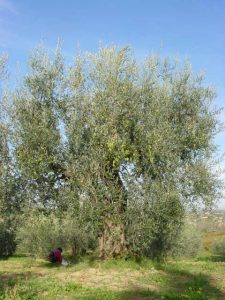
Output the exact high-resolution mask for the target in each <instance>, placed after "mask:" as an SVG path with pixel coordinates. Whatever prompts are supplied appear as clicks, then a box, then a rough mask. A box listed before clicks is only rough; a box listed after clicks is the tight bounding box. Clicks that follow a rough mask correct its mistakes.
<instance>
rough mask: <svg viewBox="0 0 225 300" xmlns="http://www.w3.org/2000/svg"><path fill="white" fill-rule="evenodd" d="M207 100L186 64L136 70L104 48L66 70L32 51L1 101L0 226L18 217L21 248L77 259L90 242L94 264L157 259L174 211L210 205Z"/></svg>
mask: <svg viewBox="0 0 225 300" xmlns="http://www.w3.org/2000/svg"><path fill="white" fill-rule="evenodd" d="M214 97H215V94H214V92H213V90H211V89H210V88H208V87H205V85H204V82H203V78H202V76H196V75H194V74H193V73H192V70H191V68H190V66H188V65H187V64H185V65H184V66H179V65H177V64H176V63H173V62H170V60H169V59H167V58H166V59H161V58H159V57H158V56H153V55H152V56H150V57H148V58H147V59H146V60H145V61H144V63H143V64H142V65H141V64H138V63H137V62H136V60H135V59H134V57H133V55H132V54H131V51H130V50H129V49H128V48H122V49H117V48H116V47H111V48H101V49H100V50H99V52H98V53H94V54H84V55H82V54H78V55H77V56H76V58H75V60H74V64H73V65H71V66H66V65H65V63H64V59H63V57H62V55H61V53H60V49H58V48H57V49H56V51H55V54H54V55H53V56H51V55H49V54H48V53H47V51H46V50H45V49H43V48H38V49H37V50H36V51H34V52H33V54H32V56H31V58H30V60H29V72H28V73H27V75H26V76H25V77H24V78H23V79H22V80H21V83H20V85H19V86H18V87H17V88H16V89H15V91H13V92H12V93H8V94H6V95H5V101H6V103H7V105H6V109H5V110H4V114H3V116H2V118H1V124H0V126H1V135H0V139H1V141H0V142H1V144H3V145H4V147H1V150H0V151H1V152H0V155H1V174H0V176H1V182H0V184H1V186H2V188H1V195H0V197H1V198H0V199H1V202H0V204H1V207H0V208H1V214H2V217H3V218H7V216H8V215H10V216H11V215H13V218H15V217H17V216H18V215H20V220H22V223H23V224H22V226H21V230H20V233H19V234H20V235H21V237H23V238H19V240H21V241H22V243H23V245H26V242H28V241H29V240H31V238H32V235H31V233H32V232H34V234H35V235H36V238H37V240H40V241H41V243H44V244H46V246H47V245H48V246H47V247H46V248H50V247H51V246H53V244H54V243H64V244H66V243H67V244H68V245H69V247H72V249H74V251H73V252H74V253H76V252H83V251H85V250H86V251H87V250H88V249H89V248H93V247H97V246H96V245H97V242H98V247H97V248H98V250H99V256H101V257H103V258H104V257H109V256H118V255H123V254H125V253H127V252H128V251H129V252H131V253H135V254H137V253H138V254H139V255H147V256H150V257H153V258H157V259H161V258H163V257H165V256H166V255H167V254H168V253H170V251H171V249H172V246H173V244H174V243H176V242H177V241H178V239H179V234H180V232H181V230H182V225H183V219H184V216H185V210H186V209H187V208H190V207H191V208H193V207H195V208H196V207H198V206H199V205H200V206H211V205H212V204H213V202H214V200H216V197H217V192H218V184H217V178H216V176H215V174H214V173H213V165H212V157H213V155H214V153H215V150H216V149H215V146H214V144H213V139H214V136H215V134H216V133H217V130H218V122H217V113H218V112H217V111H215V110H214V109H213V108H212V106H211V103H212V101H213V99H214ZM1 105H2V108H3V101H1ZM5 170H6V171H7V172H6V171H5ZM4 190H5V192H4V193H3V192H2V191H4ZM37 211H38V213H37V215H35V214H36V212H37ZM27 213H28V214H29V222H30V225H28V226H27V217H26V216H27ZM40 216H41V220H40V222H39V217H40ZM68 218H69V220H70V221H68V222H69V223H68V224H67V223H66V222H67V221H66V220H68ZM53 220H54V221H53ZM60 220H63V222H60ZM51 222H56V223H55V225H54V226H55V227H57V226H58V227H60V230H61V232H62V233H63V234H62V235H61V236H60V235H58V232H57V230H55V227H54V226H53V230H52V236H54V238H49V236H48V234H47V233H46V232H45V230H44V229H45V227H49V226H50V225H51V224H52V223H51ZM57 222H58V223H57ZM34 224H36V225H34ZM56 224H57V226H56ZM47 230H48V229H46V231H47ZM62 237H63V238H65V239H66V241H67V242H65V241H63V240H61V239H62ZM68 240H69V241H70V242H68ZM71 241H73V242H71ZM27 247H28V245H27ZM27 251H28V252H32V251H31V249H27Z"/></svg>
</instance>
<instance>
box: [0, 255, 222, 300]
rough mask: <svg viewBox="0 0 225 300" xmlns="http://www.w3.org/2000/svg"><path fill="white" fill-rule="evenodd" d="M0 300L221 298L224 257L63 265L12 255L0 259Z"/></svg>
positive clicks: (84, 261) (84, 262)
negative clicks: (163, 261) (161, 262)
mask: <svg viewBox="0 0 225 300" xmlns="http://www.w3.org/2000/svg"><path fill="white" fill-rule="evenodd" d="M0 299H59V300H61V299H77V300H78V299H79V300H80V299H85V300H87V299H90V300H97V299H103V300H109V299H113V300H114V299H115V300H116V299H118V300H122V299H124V300H139V299H178V300H179V299H189V300H190V299H192V300H203V299H204V300H205V299H221V300H222V299H223V300H224V299H225V258H223V257H210V256H207V257H199V258H197V259H193V260H181V261H177V262H176V261H169V262H167V263H164V264H156V263H153V262H152V261H150V260H143V261H142V262H139V263H137V262H134V261H131V260H127V261H126V260H111V261H106V262H99V261H92V260H88V259H84V260H83V261H79V262H76V263H71V264H70V266H68V267H63V266H52V265H51V264H49V263H48V262H46V261H44V260H33V259H31V258H26V257H19V256H17V257H16V256H14V257H12V258H9V259H7V260H0Z"/></svg>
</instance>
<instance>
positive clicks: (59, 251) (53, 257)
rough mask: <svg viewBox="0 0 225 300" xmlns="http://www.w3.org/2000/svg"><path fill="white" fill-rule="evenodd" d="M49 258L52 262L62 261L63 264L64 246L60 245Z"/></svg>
mask: <svg viewBox="0 0 225 300" xmlns="http://www.w3.org/2000/svg"><path fill="white" fill-rule="evenodd" d="M48 259H49V261H50V262H52V263H60V264H61V263H62V261H63V256H62V248H60V247H59V248H57V249H55V250H53V251H52V252H51V253H50V254H49V256H48Z"/></svg>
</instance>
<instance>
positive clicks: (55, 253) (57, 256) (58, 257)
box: [53, 250, 63, 264]
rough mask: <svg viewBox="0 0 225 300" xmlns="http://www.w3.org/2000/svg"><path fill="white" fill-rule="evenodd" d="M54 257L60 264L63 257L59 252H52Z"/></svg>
mask: <svg viewBox="0 0 225 300" xmlns="http://www.w3.org/2000/svg"><path fill="white" fill-rule="evenodd" d="M53 253H54V256H55V257H56V258H57V262H59V263H60V264H61V263H62V260H63V256H62V254H61V252H60V251H59V250H54V252H53Z"/></svg>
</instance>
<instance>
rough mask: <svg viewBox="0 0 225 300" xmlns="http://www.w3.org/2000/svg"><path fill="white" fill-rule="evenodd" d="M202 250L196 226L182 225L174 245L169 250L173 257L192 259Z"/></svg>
mask: <svg viewBox="0 0 225 300" xmlns="http://www.w3.org/2000/svg"><path fill="white" fill-rule="evenodd" d="M201 249H202V238H201V233H200V231H199V230H198V229H197V228H196V226H194V225H191V224H188V223H186V224H184V227H183V229H182V231H181V233H180V236H179V238H178V239H177V241H176V243H174V245H173V247H172V249H171V255H172V256H175V257H181V256H183V257H194V256H196V255H197V254H199V252H200V250H201Z"/></svg>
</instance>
